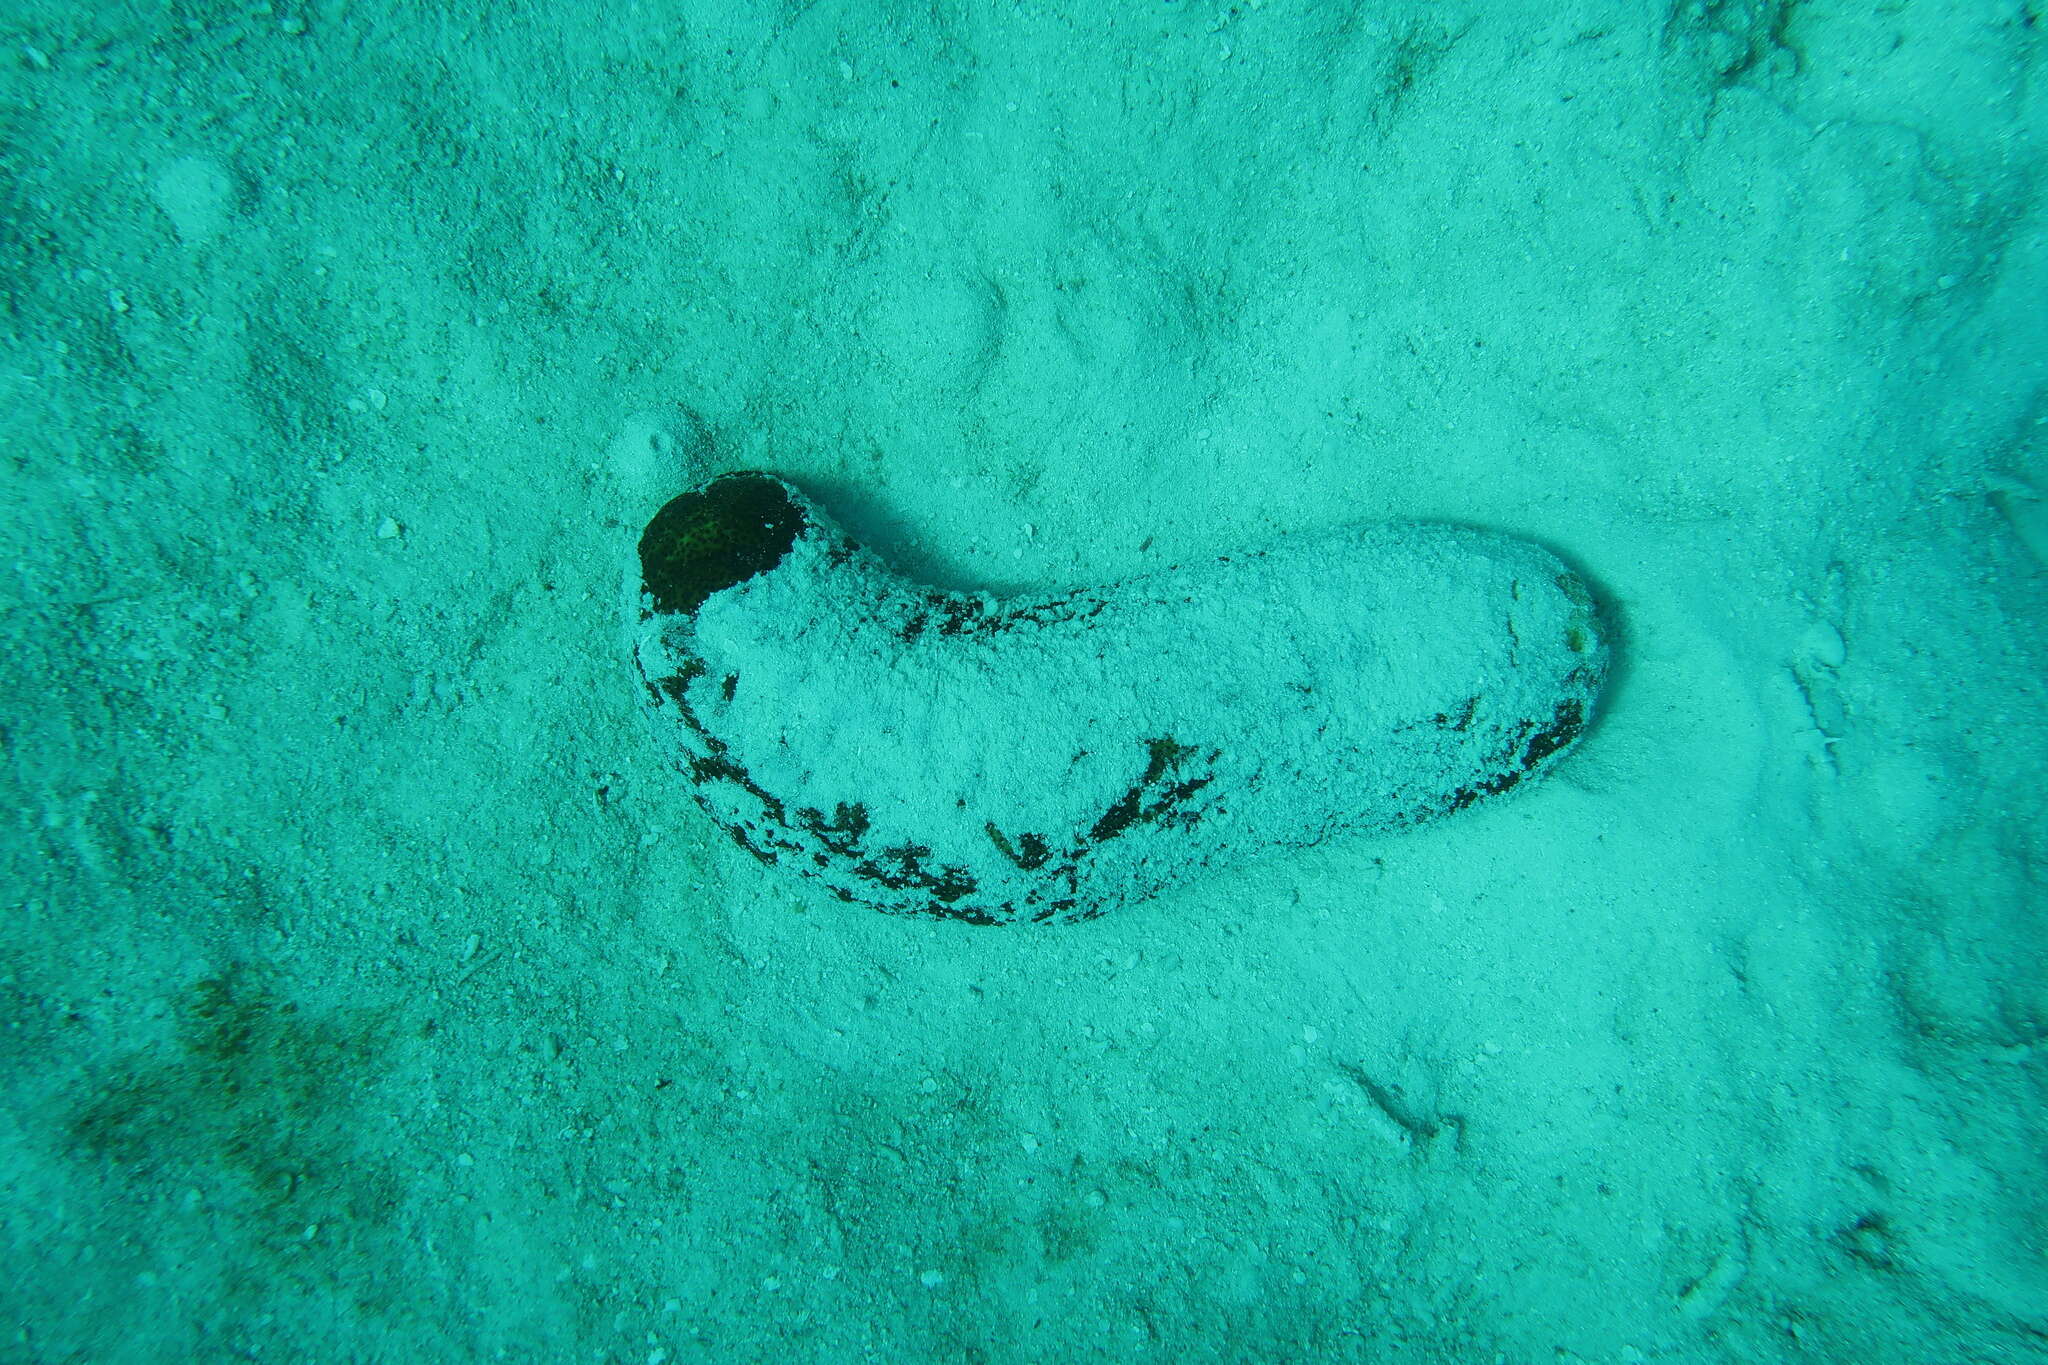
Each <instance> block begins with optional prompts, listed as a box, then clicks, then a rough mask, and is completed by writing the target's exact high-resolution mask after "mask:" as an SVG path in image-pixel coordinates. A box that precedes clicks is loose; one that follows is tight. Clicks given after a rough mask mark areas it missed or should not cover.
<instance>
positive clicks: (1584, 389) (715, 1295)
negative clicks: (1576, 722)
mask: <svg viewBox="0 0 2048 1365" xmlns="http://www.w3.org/2000/svg"><path fill="white" fill-rule="evenodd" d="M1652 8H1656V7H1644V6H1634V5H1623V4H1612V3H1601V2H1600V0H1568V2H1567V3H1564V4H1558V3H1542V4H1538V3H1525V2H1520V0H1508V2H1506V3H1498V2H1496V3H1481V0H1450V2H1449V3H1424V0H1407V3H1403V4H1390V5H1369V6H1348V5H1331V4H1319V3H1313V2H1312V0H1265V3H1260V0H1238V2H1237V3H1235V4H1221V3H1215V2H1214V0H1177V2H1176V3H1164V2H1163V0H1137V2H1136V3H1131V4H1118V5H1110V4H1103V5H1099V6H1086V5H1079V4H1071V3H1069V4H1059V3H1049V4H1030V5H1015V6H1013V5H1007V4H1005V5H982V4H966V5H957V6H956V5H941V6H893V5H882V4H874V3H868V4H862V3H856V2H854V0H840V3H821V4H811V5H801V4H789V5H782V6H754V5H746V4H737V5H736V4H697V5H685V4H670V3H657V2H656V0H642V3H638V4H630V3H624V2H623V0H621V2H619V3H604V4H588V5H583V4H577V5H572V4H567V3H528V4H519V5H500V6H484V5H469V4H461V5H454V4H451V5H435V6H426V5H398V4H396V3H394V2H393V0H303V2H301V0H272V2H269V3H266V2H264V0H254V2H249V0H237V2H236V3H217V4H216V3H180V4H159V3H154V0H147V2H146V0H129V2H128V3H110V4H95V5H84V4H55V3H32V0H21V2H20V3H16V4H13V5H10V6H8V7H6V10H5V12H4V13H0V458H4V468H0V546H4V555H0V567H4V570H5V572H4V575H0V585H4V586H0V605H4V608H5V615H4V625H0V630H4V646H5V647H4V653H0V658H4V665H0V666H4V673H0V689H4V695H5V706H4V711H0V759H4V762H0V775H4V781H5V783H6V788H7V794H6V803H5V810H6V816H7V819H6V824H5V826H4V832H0V857H4V860H5V861H4V869H5V878H6V895H5V897H4V901H0V910H4V919H0V1014H4V1028H0V1096H4V1099H0V1124H4V1129H0V1230H4V1241H0V1264H4V1265H5V1266H6V1267H7V1270H6V1273H5V1275H4V1276H0V1333H4V1335H0V1357H4V1358H5V1359H8V1360H22V1361H94V1362H109V1363H114V1362H160V1361H167V1360H184V1359H191V1360H230V1359H232V1360H279V1361H281V1360H320V1361H328V1360H333V1361H341V1360H361V1361H387V1360H388V1361H400V1360H403V1361H440V1360H466V1359H480V1360H490V1359H503V1360H532V1361H555V1360H560V1361H572V1360H576V1361H617V1362H632V1363H633V1365H660V1363H661V1362H683V1361H719V1362H724V1361H754V1360H760V1361H777V1362H781V1361H820V1362H837V1361H859V1360H876V1361H927V1360H929V1361H972V1362H983V1363H984V1365H1007V1363H1009V1362H1018V1363H1020V1365H1021V1363H1023V1362H1034V1363H1035V1362H1068V1361H1105V1362H1108V1361H1115V1362H1131V1361H1159V1362H1167V1361H1172V1362H1184V1361H1231V1362H1236V1361H1249V1360H1284V1361H1324V1360H1328V1361H1361V1362H1377V1361H1442V1362H1468V1361H1470V1362H1501V1363H1502V1365H1513V1363H1517V1362H1544V1363H1546V1365H1548V1363H1551V1362H1603V1363H1605V1362H1614V1363H1616V1365H1624V1363H1627V1362H1641V1361H1668V1362H1694V1361H1698V1362H1724V1361H1725V1362H1736V1361H1758V1360H1796V1361H1837V1360H1841V1361H1849V1360H1856V1361H1909V1360H1910V1361H1915V1362H1920V1361H1925V1362H1936V1363H1940V1365H1945V1363H1947V1362H1957V1363H1958V1365H1960V1362H1966V1361H1968V1362H1975V1361H1988V1360H1998V1361H2033V1360H2043V1359H2048V1256H2044V1244H2048V1170H2044V1164H2048V1163H2044V1157H2043V1151H2044V1147H2048V1133H2044V1128H2048V1118H2044V1114H2048V1111H2044V1107H2043V1084H2044V1068H2048V1046H2044V1037H2048V985H2044V980H2048V978H2044V973H2043V951H2042V949H2043V938H2044V935H2043V930H2042V927H2041V914H2042V906H2043V905H2044V903H2048V896H2044V887H2043V884H2042V883H2043V878H2044V875H2048V874H2044V869H2048V846H2044V845H2048V830H2044V799H2043V795H2042V787H2041V781H2042V773H2043V771H2044V763H2048V737H2044V714H2043V708H2042V706H2041V687H2042V683H2041V680H2042V679H2043V678H2044V677H2048V629H2044V622H2048V565H2044V559H2048V500H2044V497H2048V446H2044V439H2048V425H2044V423H2048V326H2044V325H2043V317H2044V315H2048V216H2044V215H2048V209H2044V206H2043V205H2042V203H2041V200H2040V198H2039V186H2040V185H2041V184H2042V183H2043V174H2044V170H2048V165H2044V158H2043V151H2044V143H2048V107H2044V105H2048V94H2044V93H2043V92H2044V91H2048V81H2044V73H2043V72H2042V70H2041V67H2040V56H2039V53H2040V50H2041V48H2040V44H2041V37H2040V28H2039V26H2038V20H2037V15H2036V7H2033V6H2030V5H2029V4H2028V3H2025V0H1957V3H1950V4H1935V3H1931V2H1929V0H1923V2H1921V3H1912V4H1888V5H1878V4H1843V5H1833V6H1822V5H1818V4H1799V3H1796V0H1710V2H1708V3H1686V2H1680V3H1674V4H1672V5H1670V6H1668V7H1663V12H1660V13H1655V14H1651V13H1648V11H1649V10H1650V9H1652ZM741 467H754V468H765V469H771V470H774V471H776V472H778V473H782V474H786V475H788V476H790V477H792V478H794V479H796V480H798V481H800V482H801V483H803V485H804V486H805V487H806V488H808V489H809V490H811V491H812V492H814V493H815V494H817V495H818V496H819V497H820V499H821V500H822V501H824V502H825V503H826V505H828V506H830V507H832V508H833V509H834V510H835V511H836V512H837V513H839V514H840V515H842V516H843V518H844V519H845V520H846V521H847V523H848V524H849V526H850V528H851V529H852V530H853V531H854V533H855V534H856V535H859V536H860V537H861V538H862V539H863V540H865V541H867V542H869V543H872V544H874V545H875V546H877V547H878V548H880V549H881V550H883V551H884V552H885V553H886V554H888V555H889V556H890V557H891V558H892V559H893V560H895V561H896V562H898V563H899V564H901V565H903V566H904V567H905V568H906V569H908V570H909V571H911V572H914V573H916V574H919V575H921V576H923V577H925V578H927V579H929V580H931V581H934V582H938V583H943V584H945V585H947V586H949V587H957V588H968V589H987V590H990V591H993V592H998V593H1008V592H1012V591H1018V590H1023V589H1035V588H1048V587H1058V586H1062V585H1069V584H1083V583H1097V582H1108V581H1111V580H1114V579H1117V578H1119V577H1122V576H1124V575H1126V574H1129V573H1133V572H1139V571H1142V570H1145V569H1147V568H1151V567H1157V566H1159V565H1162V564H1165V563H1169V562H1174V561H1176V560H1181V559H1185V558H1188V557H1190V556H1194V555H1198V554H1206V553H1217V552H1224V551H1229V550H1231V549H1236V548H1245V547H1252V546H1257V545H1260V544H1265V543H1269V542H1271V541H1272V540H1273V539H1274V538H1275V537H1277V536H1281V535H1285V534H1294V533H1305V532H1312V531H1317V530H1321V529H1326V528H1329V527H1334V526H1337V525H1340V524H1344V523H1349V522H1373V521H1378V520H1384V519H1390V518H1425V519H1440V520H1447V521H1453V522H1459V523H1465V524H1470V525H1475V526H1482V527H1488V528H1492V529H1496V530H1500V531H1504V532H1509V533H1512V534H1515V535H1519V536H1524V537H1528V538H1530V539H1533V540H1535V541H1537V542H1539V543H1541V544H1543V545H1545V546H1547V547H1549V548H1551V549H1552V550H1554V551H1556V552H1558V553H1559V554H1560V555H1562V556H1564V557H1565V558H1566V559H1567V560H1568V561H1569V562H1571V563H1572V564H1574V565H1575V566H1577V567H1579V568H1580V569H1581V570H1582V571H1583V572H1584V573H1585V574H1586V576H1587V577H1588V578H1589V580H1591V581H1592V582H1593V583H1594V584H1595V585H1596V588H1597V590H1598V591H1599V593H1600V594H1601V596H1602V598H1603V600H1604V601H1605V603H1606V604H1607V605H1608V607H1609V608H1610V609H1611V611H1612V613H1613V614H1614V617H1615V619H1616V620H1617V622H1618V623H1619V634H1618V638H1617V641H1616V648H1617V658H1616V668H1615V673H1614V677H1613V680H1612V682H1611V684H1610V686H1609V689H1608V693H1607V697H1606V701H1605V709H1604V714H1603V717H1602V719H1601V721H1600V723H1599V724H1598V726H1597V727H1595V728H1594V729H1593V730H1592V731H1591V732H1590V733H1589V734H1588V735H1587V737H1586V738H1585V740H1584V741H1583V743H1582V745H1581V747H1580V749H1579V750H1578V751H1577V752H1576V753H1575V754H1573V755H1572V756H1570V757H1569V758H1568V759H1567V760H1566V762H1565V763H1563V764H1562V765H1561V767H1560V769H1559V771H1558V773H1557V774H1556V776H1555V777H1554V778H1553V779H1552V780H1550V781H1548V782H1546V783H1544V784H1542V785H1541V786H1539V787H1537V788H1535V789H1533V790H1529V791H1526V792H1517V793H1514V794H1513V795H1511V796H1509V797H1506V798H1503V799H1502V800H1501V801H1500V802H1498V803H1494V804H1490V805H1482V806H1480V807H1478V808H1475V809H1474V810H1472V811H1469V812H1466V813H1464V814H1462V815H1460V816H1457V817H1455V818H1452V819H1450V820H1447V821H1444V822H1441V823H1439V824H1435V825H1432V826H1429V827H1427V828H1424V829H1421V830H1417V831H1414V832H1412V833H1409V834H1406V835H1402V836H1399V837H1393V838H1387V839H1382V840H1353V841H1348V842H1341V843H1328V844H1324V845H1322V846H1320V847H1318V848H1315V849H1313V850H1310V851H1308V852H1305V853H1288V854H1280V855H1276V856H1272V857H1269V858H1266V859H1263V860H1258V861H1255V862H1254V863H1253V864H1251V865H1250V866H1247V867H1245V868H1242V869H1240V870H1238V871H1236V872H1233V873H1229V874H1222V875H1217V876H1214V877H1208V878H1204V879H1200V880H1198V881H1196V882H1195V883H1193V884H1192V885H1190V886H1188V887H1186V888H1184V889H1182V890H1179V891H1176V892H1174V893H1172V894H1170V895H1168V896H1165V897H1162V898H1159V899H1156V900H1153V901H1149V902H1146V903H1144V904H1142V905H1137V906H1132V907H1128V908H1126V909H1125V910H1123V911H1121V912H1119V913H1117V914H1114V915H1111V916H1107V917H1105V918H1103V919H1101V920H1098V921H1095V922H1093V923H1090V924H1085V925H1077V926H1064V927H1056V928H1051V929H1047V930H1042V931H1038V932H990V931H987V930H983V929H978V928H976V927H973V926H968V925H959V924H945V923H936V924H935V923H930V922H923V921H917V920H903V919H893V918H889V917H886V916H883V915H879V914H875V913H873V912H871V911H868V910H866V909H863V908H860V907H851V906H844V905H840V904H838V903H836V902H833V901H832V900H830V899H829V898H823V899H821V898H819V896H818V894H817V893H816V891H815V890H814V889H813V888H811V887H808V886H806V885H804V884H801V883H796V882H792V881H788V880H786V879H784V878H782V877H780V876H778V875H777V874H776V873H775V872H774V871H772V870H770V869H767V868H763V867H761V866H759V865H758V864H756V863H755V862H753V861H752V860H751V859H750V858H748V857H747V856H746V855H745V854H744V853H743V852H742V851H741V850H739V849H738V848H736V847H734V846H733V845H732V844H731V843H730V842H728V841H726V840H725V839H723V838H722V837H721V836H720V835H718V833H717V832H716V830H715V829H714V828H713V827H712V826H711V825H710V823H709V822H708V821H707V820H706V819H705V818H704V817H703V815H702V814H701V812H699V811H698V810H697V809H696V808H695V806H694V805H693V803H692V802H691V800H690V798H689V795H688V792H687V789H686V786H685V784H684V783H683V782H682V780H681V779H680V778H679V777H678V776H677V775H676V774H675V773H674V772H673V771H672V770H671V769H670V768H668V767H667V766H666V765H665V754H666V752H667V745H666V743H665V738H664V737H663V736H660V735H657V734H655V733H654V732H653V730H652V728H651V727H650V726H649V725H648V723H647V717H646V716H645V714H644V708H643V706H642V702H641V693H640V691H639V689H638V684H637V682H636V680H635V678H634V675H633V668H632V662H631V659H630V656H629V653H628V648H627V631H626V629H625V622H626V603H627V600H628V593H629V591H630V585H631V576H632V574H633V572H634V568H635V566H634V562H633V561H634V545H635V541H636V539H637V537H638V534H639V531H640V528H641V526H642V525H643V524H644V522H645V521H646V519H647V518H648V517H649V516H650V515H651V514H652V513H653V511H654V510H655V509H656V508H658V507H659V506H660V505H661V503H662V502H663V501H665V500H666V499H667V498H668V497H669V496H671V495H672V494H673V493H675V492H676V491H678V490H680V489H681V488H682V487H684V486H685V485H686V484H687V483H689V482H690V481H692V480H694V479H697V478H700V477H702V476H703V475H704V474H706V473H708V472H711V471H715V470H719V469H728V468H741Z"/></svg>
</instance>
